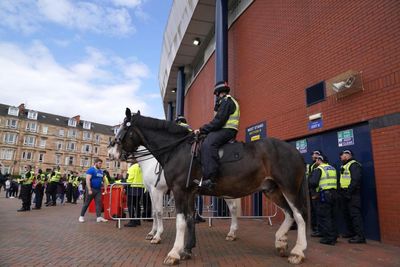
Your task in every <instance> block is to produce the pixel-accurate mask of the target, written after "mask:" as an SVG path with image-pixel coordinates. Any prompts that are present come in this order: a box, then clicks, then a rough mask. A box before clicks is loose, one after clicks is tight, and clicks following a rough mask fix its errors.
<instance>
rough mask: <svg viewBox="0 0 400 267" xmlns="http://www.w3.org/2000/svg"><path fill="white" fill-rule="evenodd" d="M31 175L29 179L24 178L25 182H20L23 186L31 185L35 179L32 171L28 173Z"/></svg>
mask: <svg viewBox="0 0 400 267" xmlns="http://www.w3.org/2000/svg"><path fill="white" fill-rule="evenodd" d="M29 173H30V174H31V176H30V177H29V178H26V177H25V179H27V180H25V181H24V182H22V184H23V185H29V184H32V183H33V180H34V179H35V173H34V172H33V171H30V172H29Z"/></svg>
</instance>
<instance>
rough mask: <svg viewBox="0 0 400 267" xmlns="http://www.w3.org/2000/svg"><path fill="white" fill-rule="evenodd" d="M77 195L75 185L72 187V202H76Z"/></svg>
mask: <svg viewBox="0 0 400 267" xmlns="http://www.w3.org/2000/svg"><path fill="white" fill-rule="evenodd" d="M78 197H79V190H78V187H77V186H73V187H72V203H76V201H77V200H78Z"/></svg>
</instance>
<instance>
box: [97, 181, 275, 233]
mask: <svg viewBox="0 0 400 267" xmlns="http://www.w3.org/2000/svg"><path fill="white" fill-rule="evenodd" d="M131 185H132V184H128V183H120V184H111V185H109V186H108V187H107V189H105V191H104V194H105V195H106V196H107V195H108V196H107V197H108V199H107V197H106V199H105V201H104V202H107V203H108V205H104V214H105V217H106V218H107V219H109V220H114V221H117V227H118V228H121V221H128V220H152V219H153V218H152V214H151V211H150V212H146V209H147V208H149V207H150V210H151V202H150V196H148V197H147V198H146V197H144V195H142V197H141V199H137V197H136V199H134V200H135V202H139V203H140V205H139V207H140V213H139V214H140V216H139V217H135V218H130V217H129V216H126V214H127V213H128V203H127V201H128V199H127V196H126V192H125V189H126V188H127V186H131ZM147 194H148V193H147ZM131 201H132V200H131ZM104 204H105V203H104ZM132 204H133V203H132ZM195 205H196V211H198V212H199V214H200V215H201V216H202V217H203V218H204V219H206V220H208V225H209V226H210V227H211V226H212V220H214V219H230V218H231V215H230V213H229V209H228V206H227V205H226V203H225V201H224V200H223V199H222V198H217V197H211V196H197V197H196V200H195ZM236 205H237V214H238V218H239V219H267V220H268V223H269V224H270V225H272V221H271V219H272V218H273V217H275V216H276V215H277V213H278V209H277V206H276V205H275V204H274V203H273V202H271V201H269V200H268V201H267V199H266V198H265V196H262V195H261V193H255V194H253V195H251V196H247V197H244V198H241V199H238V200H236ZM175 216H176V213H175V201H174V198H173V196H172V193H171V194H170V195H164V197H163V219H175V218H176V217H175Z"/></svg>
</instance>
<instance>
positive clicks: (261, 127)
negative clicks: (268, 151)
mask: <svg viewBox="0 0 400 267" xmlns="http://www.w3.org/2000/svg"><path fill="white" fill-rule="evenodd" d="M266 137H267V124H266V122H265V121H263V122H260V123H257V124H254V125H252V126H249V127H247V128H246V142H253V141H257V140H260V139H264V138H266Z"/></svg>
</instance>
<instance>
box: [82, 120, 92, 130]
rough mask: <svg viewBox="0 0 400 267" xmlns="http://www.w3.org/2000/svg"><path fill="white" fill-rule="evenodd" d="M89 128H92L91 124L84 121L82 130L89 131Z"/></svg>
mask: <svg viewBox="0 0 400 267" xmlns="http://www.w3.org/2000/svg"><path fill="white" fill-rule="evenodd" d="M91 126H92V123H91V122H89V121H84V122H83V129H86V130H90V127H91Z"/></svg>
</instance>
